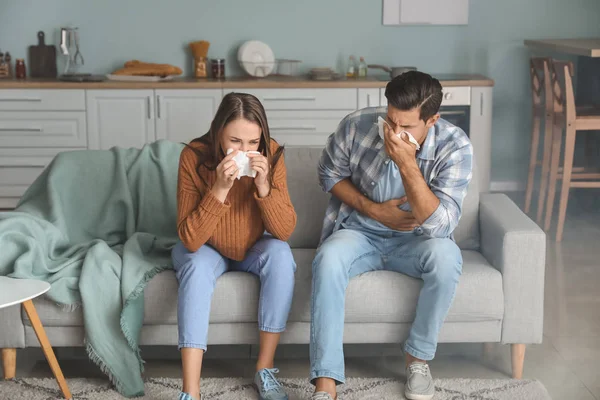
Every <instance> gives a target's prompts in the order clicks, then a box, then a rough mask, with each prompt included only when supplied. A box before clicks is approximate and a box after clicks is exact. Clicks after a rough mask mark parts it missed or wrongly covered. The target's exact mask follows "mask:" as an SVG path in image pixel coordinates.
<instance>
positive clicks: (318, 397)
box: [310, 392, 335, 400]
mask: <svg viewBox="0 0 600 400" xmlns="http://www.w3.org/2000/svg"><path fill="white" fill-rule="evenodd" d="M310 400H335V399H334V398H333V397H331V395H330V394H329V393H327V392H316V393H313V395H312V396H311V397H310Z"/></svg>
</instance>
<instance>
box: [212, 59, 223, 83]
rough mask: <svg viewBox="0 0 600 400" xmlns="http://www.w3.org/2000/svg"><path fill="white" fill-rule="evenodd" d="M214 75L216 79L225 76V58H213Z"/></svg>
mask: <svg viewBox="0 0 600 400" xmlns="http://www.w3.org/2000/svg"><path fill="white" fill-rule="evenodd" d="M211 66H212V76H213V78H214V79H223V78H225V59H224V58H214V59H212V60H211Z"/></svg>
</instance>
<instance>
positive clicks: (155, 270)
mask: <svg viewBox="0 0 600 400" xmlns="http://www.w3.org/2000/svg"><path fill="white" fill-rule="evenodd" d="M169 268H170V266H169V265H159V266H157V267H154V268H152V270H150V271H148V272H147V273H146V274H144V277H143V278H142V280H141V281H140V282H139V283H138V284H137V286H136V287H135V289H133V291H132V292H131V294H130V295H129V297H128V298H127V300H125V304H124V305H123V310H124V309H125V308H126V307H127V306H128V305H129V303H130V302H132V301H134V300H135V299H137V298H138V297H139V296H140V295H141V294H142V293H144V289H145V288H146V285H147V284H148V282H150V281H151V280H152V278H154V277H155V276H156V275H158V274H160V273H161V272H163V271H166V270H167V269H169ZM120 325H121V331H122V332H123V335H124V336H125V340H127V343H128V344H129V347H130V348H131V349H132V350H133V351H134V352H135V355H136V357H137V359H138V362H139V363H140V371H141V372H142V373H143V372H144V364H145V361H144V360H142V354H141V351H140V347H139V346H138V344H137V343H136V341H134V338H133V335H132V334H131V332H130V331H129V329H128V327H127V325H126V324H125V320H124V319H123V312H121V318H120Z"/></svg>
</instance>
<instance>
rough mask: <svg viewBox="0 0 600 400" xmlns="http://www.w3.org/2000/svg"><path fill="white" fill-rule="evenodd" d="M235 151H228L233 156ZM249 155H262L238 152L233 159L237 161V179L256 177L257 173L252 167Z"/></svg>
mask: <svg viewBox="0 0 600 400" xmlns="http://www.w3.org/2000/svg"><path fill="white" fill-rule="evenodd" d="M232 152H233V149H228V150H227V154H231V153H232ZM248 153H254V154H260V153H259V152H258V151H248V152H243V151H238V152H237V154H236V155H235V156H234V157H233V158H232V160H233V161H235V163H236V165H237V167H238V169H239V172H238V176H237V178H238V179H240V178H241V177H242V176H250V177H252V178H255V177H256V171H255V170H253V169H252V168H251V167H250V158H249V157H248Z"/></svg>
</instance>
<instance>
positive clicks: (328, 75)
mask: <svg viewBox="0 0 600 400" xmlns="http://www.w3.org/2000/svg"><path fill="white" fill-rule="evenodd" d="M308 76H309V77H310V78H311V79H314V80H317V81H330V80H333V79H340V77H341V76H340V74H336V73H335V71H334V70H332V69H331V68H328V67H322V68H312V69H311V70H310V72H309V74H308Z"/></svg>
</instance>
